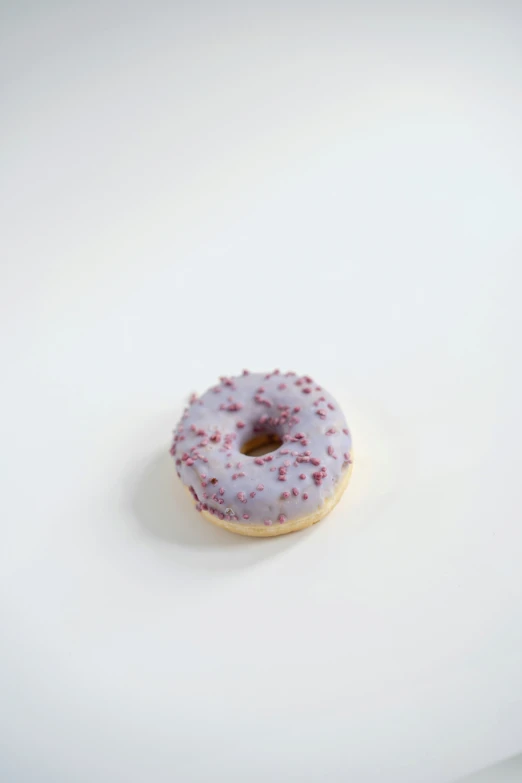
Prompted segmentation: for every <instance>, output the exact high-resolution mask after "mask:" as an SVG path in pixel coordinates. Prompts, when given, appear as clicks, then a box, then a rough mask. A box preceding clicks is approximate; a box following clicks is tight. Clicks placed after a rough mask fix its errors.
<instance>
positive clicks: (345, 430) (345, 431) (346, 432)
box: [343, 427, 350, 435]
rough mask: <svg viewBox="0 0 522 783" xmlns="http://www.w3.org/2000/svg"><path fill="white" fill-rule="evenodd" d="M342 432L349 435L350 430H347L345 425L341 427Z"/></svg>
mask: <svg viewBox="0 0 522 783" xmlns="http://www.w3.org/2000/svg"><path fill="white" fill-rule="evenodd" d="M343 432H344V434H345V435H349V434H350V430H347V429H346V427H345V428H344V429H343Z"/></svg>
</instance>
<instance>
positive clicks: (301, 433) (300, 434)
mask: <svg viewBox="0 0 522 783" xmlns="http://www.w3.org/2000/svg"><path fill="white" fill-rule="evenodd" d="M304 436H305V434H304V432H296V433H295V436H294V437H295V438H297V440H301V438H304Z"/></svg>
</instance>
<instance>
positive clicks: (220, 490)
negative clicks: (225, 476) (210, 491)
mask: <svg viewBox="0 0 522 783" xmlns="http://www.w3.org/2000/svg"><path fill="white" fill-rule="evenodd" d="M219 494H220V495H224V494H225V490H224V489H223V487H220V488H219Z"/></svg>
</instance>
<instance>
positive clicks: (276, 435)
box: [170, 370, 352, 536]
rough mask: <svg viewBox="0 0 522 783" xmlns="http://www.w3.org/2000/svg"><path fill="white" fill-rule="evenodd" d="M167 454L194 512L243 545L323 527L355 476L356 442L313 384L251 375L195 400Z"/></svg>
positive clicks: (330, 400) (305, 378) (303, 378)
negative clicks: (238, 536) (250, 539)
mask: <svg viewBox="0 0 522 783" xmlns="http://www.w3.org/2000/svg"><path fill="white" fill-rule="evenodd" d="M269 450H270V453H267V451H269ZM170 453H171V454H172V456H173V457H174V460H175V464H176V470H177V474H178V476H179V477H180V479H181V481H182V482H183V484H184V485H185V486H186V487H187V489H188V490H189V492H190V493H191V495H192V497H193V499H194V502H195V505H196V509H197V510H198V511H200V512H201V513H202V514H203V516H204V517H206V518H207V519H209V520H210V521H211V522H214V523H215V524H216V525H219V526H220V527H223V528H226V529H227V530H230V531H232V532H234V533H240V534H242V535H246V536H277V535H281V534H282V533H291V532H293V531H295V530H301V529H302V528H305V527H308V526H309V525H313V524H314V523H315V522H318V521H319V520H320V519H322V517H324V516H325V515H326V514H327V513H328V512H329V511H330V510H331V509H332V508H333V507H334V506H335V504H336V503H337V501H338V500H339V499H340V497H341V495H342V493H343V491H344V490H345V488H346V486H347V484H348V481H349V478H350V473H351V468H352V439H351V435H350V432H349V430H348V427H347V424H346V420H345V418H344V415H343V413H342V411H341V409H340V408H339V405H338V404H337V402H336V401H335V400H334V399H333V397H332V396H331V395H330V394H328V392H327V391H325V390H324V389H323V388H322V387H321V386H319V385H318V384H316V383H315V382H314V381H313V380H312V379H311V378H310V377H309V376H308V375H303V376H297V375H296V373H293V372H288V373H286V374H284V375H283V374H281V373H280V371H279V370H274V372H271V373H268V374H264V373H249V372H248V371H247V370H244V371H243V375H241V376H238V377H234V378H228V377H222V378H220V382H219V383H218V384H217V385H216V386H213V387H212V388H210V389H209V390H208V391H207V392H205V394H203V395H202V396H201V397H199V398H198V397H197V395H195V394H193V395H192V396H191V397H190V401H189V406H188V407H187V408H186V409H185V411H184V413H183V415H182V417H181V420H180V422H179V424H178V426H177V428H176V430H175V432H174V441H173V444H172V447H171V449H170Z"/></svg>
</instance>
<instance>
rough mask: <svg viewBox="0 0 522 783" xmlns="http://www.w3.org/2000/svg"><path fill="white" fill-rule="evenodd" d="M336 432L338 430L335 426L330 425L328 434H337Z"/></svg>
mask: <svg viewBox="0 0 522 783" xmlns="http://www.w3.org/2000/svg"><path fill="white" fill-rule="evenodd" d="M336 432H337V430H336V429H335V427H330V429H329V430H326V434H327V435H335V433H336Z"/></svg>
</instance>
